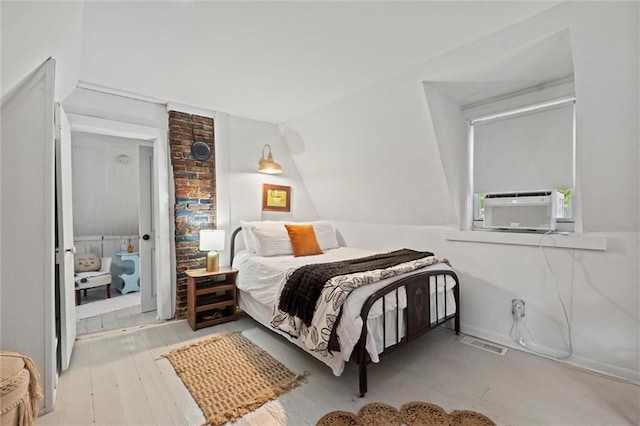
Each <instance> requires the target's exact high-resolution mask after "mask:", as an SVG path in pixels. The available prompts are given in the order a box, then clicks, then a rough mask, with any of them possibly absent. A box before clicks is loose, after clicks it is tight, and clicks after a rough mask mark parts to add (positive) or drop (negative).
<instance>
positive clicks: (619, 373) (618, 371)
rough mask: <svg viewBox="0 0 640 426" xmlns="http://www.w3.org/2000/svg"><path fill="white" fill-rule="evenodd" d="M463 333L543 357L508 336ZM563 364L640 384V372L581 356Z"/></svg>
mask: <svg viewBox="0 0 640 426" xmlns="http://www.w3.org/2000/svg"><path fill="white" fill-rule="evenodd" d="M462 332H463V333H464V334H467V335H469V336H473V337H477V338H479V339H484V340H487V341H489V342H493V343H497V344H500V345H503V346H506V347H508V348H511V349H515V350H519V351H522V352H526V353H529V354H532V355H536V356H541V355H538V354H536V353H535V352H532V351H530V350H528V349H526V348H524V347H522V346H520V345H518V344H517V343H515V342H514V341H513V340H511V338H509V337H508V336H504V335H501V334H498V333H494V332H491V331H487V330H483V329H480V328H477V327H473V326H468V325H462ZM540 348H541V349H542V350H543V351H545V352H547V351H548V352H550V353H554V352H557V349H554V348H549V347H546V346H541V345H540ZM557 361H558V362H561V363H563V364H567V365H571V366H573V367H577V368H581V369H584V370H587V371H590V372H593V373H597V374H602V375H605V376H610V377H612V378H616V379H621V380H624V381H628V382H630V383H634V384H640V372H639V371H636V370H631V369H628V368H623V367H619V366H617V365H613V364H608V363H605V362H601V361H597V360H594V359H591V358H586V357H583V356H579V355H575V354H574V355H572V356H571V358H570V359H568V360H557Z"/></svg>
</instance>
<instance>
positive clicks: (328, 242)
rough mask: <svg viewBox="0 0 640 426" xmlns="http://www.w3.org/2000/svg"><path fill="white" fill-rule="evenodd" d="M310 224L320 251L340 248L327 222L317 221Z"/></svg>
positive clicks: (334, 232)
mask: <svg viewBox="0 0 640 426" xmlns="http://www.w3.org/2000/svg"><path fill="white" fill-rule="evenodd" d="M311 224H312V225H313V232H315V234H316V239H317V240H318V244H319V245H320V248H321V249H322V251H324V250H330V249H334V248H338V247H340V244H338V239H337V238H336V231H335V230H334V229H333V226H331V224H330V223H329V222H327V221H326V220H319V221H316V222H311Z"/></svg>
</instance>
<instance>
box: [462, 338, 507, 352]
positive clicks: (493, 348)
mask: <svg viewBox="0 0 640 426" xmlns="http://www.w3.org/2000/svg"><path fill="white" fill-rule="evenodd" d="M461 342H462V343H465V344H467V345H470V346H475V347H476V348H479V349H482V350H485V351H487V352H491V353H494V354H498V355H504V354H506V353H507V348H505V347H503V346H500V345H496V344H495V343H488V342H485V341H482V340H478V339H476V338H474V337H463V338H462V340H461Z"/></svg>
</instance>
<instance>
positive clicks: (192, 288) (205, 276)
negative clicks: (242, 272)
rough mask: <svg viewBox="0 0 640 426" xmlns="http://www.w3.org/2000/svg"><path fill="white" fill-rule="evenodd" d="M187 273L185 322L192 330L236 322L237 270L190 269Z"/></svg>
mask: <svg viewBox="0 0 640 426" xmlns="http://www.w3.org/2000/svg"><path fill="white" fill-rule="evenodd" d="M185 273H186V274H187V322H188V323H189V325H190V326H191V328H192V329H193V330H197V329H199V328H203V327H209V326H211V325H216V324H222V323H223V322H227V321H235V319H236V277H237V276H238V270H237V269H233V268H230V267H221V268H220V270H219V271H216V272H207V270H206V269H192V270H189V271H186V272H185Z"/></svg>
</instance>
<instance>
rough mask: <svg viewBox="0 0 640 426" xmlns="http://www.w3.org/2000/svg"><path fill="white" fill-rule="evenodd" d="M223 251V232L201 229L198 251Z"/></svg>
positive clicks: (220, 230)
mask: <svg viewBox="0 0 640 426" xmlns="http://www.w3.org/2000/svg"><path fill="white" fill-rule="evenodd" d="M211 250H224V230H222V229H203V230H201V231H200V251H211Z"/></svg>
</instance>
